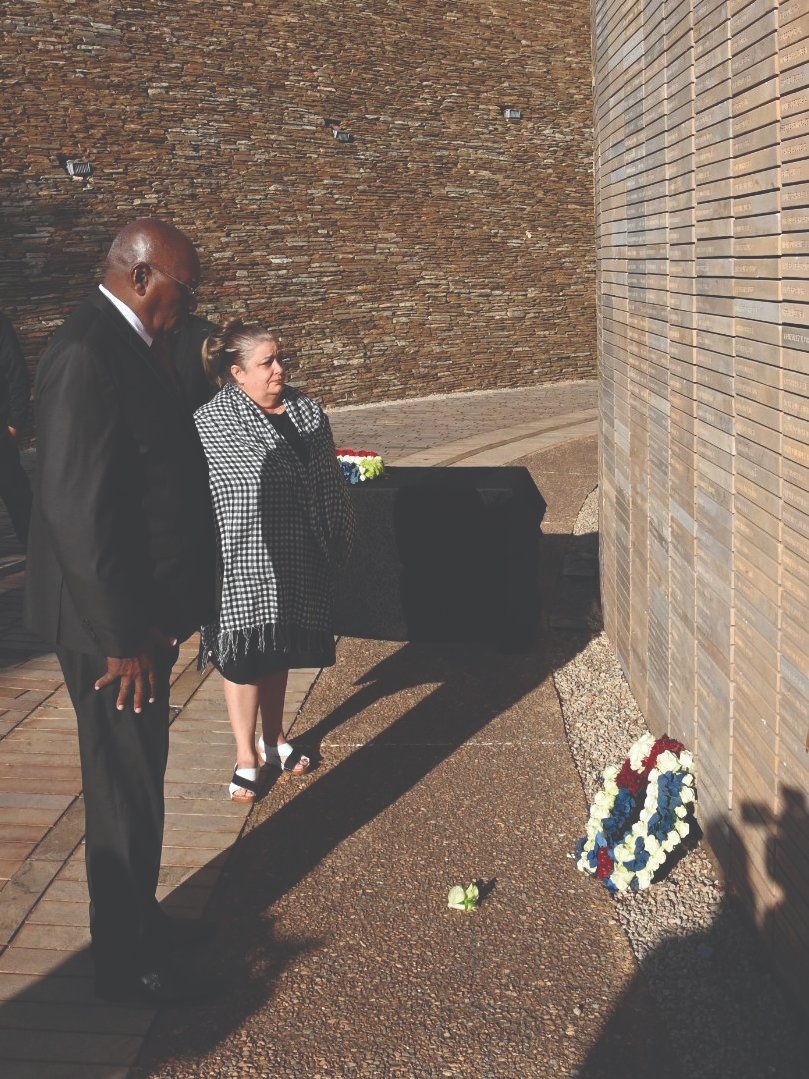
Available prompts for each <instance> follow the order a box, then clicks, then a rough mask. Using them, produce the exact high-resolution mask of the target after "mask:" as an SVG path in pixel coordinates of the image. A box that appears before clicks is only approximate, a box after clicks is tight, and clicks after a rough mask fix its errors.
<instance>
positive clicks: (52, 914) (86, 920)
mask: <svg viewBox="0 0 809 1079" xmlns="http://www.w3.org/2000/svg"><path fill="white" fill-rule="evenodd" d="M27 921H28V925H68V926H82V927H83V928H86V929H89V928H90V910H89V907H88V904H87V900H86V899H84V900H83V901H81V900H75V901H65V900H58V899H51V897H50V896H48V898H47V899H43V900H41V901H40V902H39V903H37V905H36V906H35V907H34V909H33V910H32V911H31V913H30V914H29V915H28V919H27Z"/></svg>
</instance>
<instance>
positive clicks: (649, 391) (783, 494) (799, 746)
mask: <svg viewBox="0 0 809 1079" xmlns="http://www.w3.org/2000/svg"><path fill="white" fill-rule="evenodd" d="M593 12H594V26H593V37H594V63H595V111H596V136H595V137H596V228H597V261H598V336H599V352H600V387H601V454H602V458H601V497H602V531H601V544H602V549H601V557H602V587H603V599H604V611H605V619H606V627H607V632H608V634H609V636H610V639H611V640H612V641H613V643H614V645H615V647H616V650H617V653H618V655H619V657H620V661H621V663H622V666H623V668H624V670H625V671H626V673H627V676H628V678H629V681H630V683H631V686H632V690H633V692H634V694H635V696H636V698H637V700H638V703H639V705H640V706H641V708H642V709H643V710H644V712H645V714H646V716H647V719H648V721H649V724H650V726H651V727H652V729H653V730H655V731H656V732H661V731H663V730H668V731H670V732H671V733H672V734H673V735H674V736H676V737H678V738H680V739H681V740H683V741H684V742H685V743H686V744H687V745H688V746H689V747H691V748H693V749H694V750H695V753H696V760H697V778H698V792H699V818H700V822H701V825H702V828H703V829H704V831H705V833H706V834H707V838H708V840H709V842H710V844H711V846H712V847H713V849H714V851H715V852H716V854H717V856H718V857H719V859H720V860H721V862H722V863H723V865H724V867H725V869H726V871H727V874H728V877H729V879H730V880H731V881H732V882H733V883H734V884H735V886H736V890H737V892H738V894H739V895H740V896H741V897H742V898H743V900H744V901H745V903H746V904H747V906H748V908H749V910H750V912H751V913H752V914H753V916H754V917H755V920H756V922H757V924H758V925H759V926H760V928H761V930H762V932H763V933H764V935H765V938H766V943H767V947H768V949H770V950H771V951H772V953H773V954H774V955H775V956H776V959H777V963H778V966H779V967H780V969H781V970H782V971H783V972H784V973H785V974H786V976H787V978H788V979H790V980H791V982H792V985H793V987H794V988H795V989H796V991H797V992H798V994H799V995H800V996H801V997H802V999H803V1002H804V1003H809V989H807V986H808V985H809V979H807V978H806V970H807V969H809V968H808V966H807V964H809V808H808V807H807V791H808V790H809V754H807V744H806V740H807V732H809V422H807V421H809V0H782V2H781V3H778V2H777V0H700V2H698V3H695V2H693V0H667V2H663V0H636V2H632V0H594V5H593Z"/></svg>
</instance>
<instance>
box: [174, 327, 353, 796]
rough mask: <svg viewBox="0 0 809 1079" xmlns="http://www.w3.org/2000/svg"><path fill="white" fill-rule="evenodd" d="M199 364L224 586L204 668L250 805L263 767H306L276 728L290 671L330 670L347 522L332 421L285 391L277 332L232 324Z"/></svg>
mask: <svg viewBox="0 0 809 1079" xmlns="http://www.w3.org/2000/svg"><path fill="white" fill-rule="evenodd" d="M203 363H204V366H205V370H206V373H207V374H208V377H209V378H210V379H211V381H212V382H214V383H215V384H216V385H218V386H219V387H220V390H219V392H218V393H217V394H216V396H215V397H214V398H213V400H212V401H210V402H209V403H208V404H206V405H203V406H202V408H200V409H198V410H197V412H196V413H195V414H194V419H195V421H196V424H197V430H198V431H199V435H200V438H201V440H202V445H203V447H204V449H205V454H206V457H207V459H208V468H209V474H210V484H211V497H212V500H213V506H214V511H215V513H216V522H217V531H218V538H219V554H220V583H221V588H220V593H219V613H218V618H217V621H216V622H214V623H211V624H210V625H207V626H203V627H202V643H201V652H200V659H201V663H202V664H203V665H204V664H205V663H206V662H207V661H209V660H210V662H212V663H213V664H214V666H215V667H216V668H217V670H218V671H219V672H220V673H221V675H222V677H223V679H224V691H225V702H226V705H227V709H228V716H229V718H230V723H231V727H232V728H233V734H234V736H235V739H236V768H235V770H234V773H233V778H232V780H231V783H230V786H229V793H230V797H231V798H232V799H233V800H234V801H253V800H254V799H255V797H256V793H257V789H258V788H257V780H258V769H259V761H262V762H266V763H267V764H272V765H275V766H276V767H278V768H280V769H282V770H284V771H287V772H291V774H293V775H302V774H303V773H305V772H306V771H307V770H308V768H309V760H308V758H306V757H303V756H300V755H299V754H296V753H295V751H294V749H293V747H292V746H291V745H290V744H289V742H287V741H286V737H285V735H284V732H283V730H282V719H283V709H284V696H285V693H286V683H287V674H288V672H289V671H290V670H291V669H292V668H296V667H325V666H330V665H331V664H333V663H334V635H333V631H332V625H331V599H332V581H333V577H334V572H335V570H336V569H337V568H338V567H339V566H340V565H341V564H342V563H343V562H344V561H345V559H346V558H347V556H348V550H349V546H350V541H351V535H352V531H353V517H352V509H351V501H350V499H349V496H348V491H347V488H346V484H345V481H344V480H343V477H342V474H341V472H340V468H339V465H338V462H337V458H336V456H335V452H334V441H333V439H332V435H331V428H330V426H329V421H328V419H327V418H326V415H325V413H324V412H323V410H322V408H321V407H320V406H319V405H318V404H316V402H315V401H313V400H312V399H311V398H309V397H307V396H306V395H305V394H303V393H301V392H300V391H298V390H296V389H294V388H293V387H291V386H288V385H287V384H286V367H285V364H284V360H283V357H282V355H281V351H280V339H279V337H278V335H277V334H276V333H274V332H273V331H271V330H267V329H265V328H264V327H262V326H259V325H256V324H245V323H243V322H242V321H241V320H240V319H233V320H231V321H229V322H227V323H226V324H225V325H224V326H223V327H221V329H218V330H215V331H214V332H213V333H212V334H211V335H210V336H209V337H208V338H207V339H206V341H205V344H204V345H203ZM259 715H260V716H261V726H262V736H261V738H260V739H259V743H258V746H256V742H255V735H256V727H257V722H258V716H259Z"/></svg>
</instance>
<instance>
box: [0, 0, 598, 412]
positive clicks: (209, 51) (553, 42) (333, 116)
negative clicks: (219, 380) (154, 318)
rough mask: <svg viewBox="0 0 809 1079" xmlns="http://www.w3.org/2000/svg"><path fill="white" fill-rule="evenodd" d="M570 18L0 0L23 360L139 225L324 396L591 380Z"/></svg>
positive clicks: (582, 178)
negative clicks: (194, 248) (128, 228)
mask: <svg viewBox="0 0 809 1079" xmlns="http://www.w3.org/2000/svg"><path fill="white" fill-rule="evenodd" d="M589 19H590V11H589V5H588V4H587V3H586V2H584V0H574V2H573V3H572V4H566V5H560V4H558V3H551V2H546V0H537V2H535V3H531V4H525V3H523V2H522V0H495V2H492V3H487V2H482V0H471V2H467V3H463V4H462V3H453V2H446V0H374V2H370V3H366V2H359V0H340V2H339V3H334V2H333V0H286V2H285V3H281V4H278V3H270V2H268V0H254V2H250V0H239V2H238V3H232V4H223V3H220V2H213V0H194V2H192V3H177V2H176V0H153V2H150V3H140V2H129V0H116V2H113V0H59V2H57V0H36V2H35V0H7V2H6V3H5V4H4V5H3V8H2V12H0V26H2V30H3V34H2V36H0V60H1V61H2V64H1V65H0V67H1V69H2V72H3V74H2V86H3V113H4V115H3V124H2V127H1V128H0V153H1V154H2V171H0V183H1V184H2V189H1V193H0V197H1V198H2V225H3V230H2V231H3V241H2V244H3V250H2V261H1V262H0V290H1V291H2V300H1V301H0V304H1V305H2V308H3V309H4V310H5V311H7V312H8V313H9V314H10V315H11V316H12V318H13V319H14V321H15V322H16V324H17V326H18V328H19V330H20V333H21V336H22V339H23V342H24V345H25V348H26V351H27V354H28V357H29V360H30V362H31V363H32V364H33V362H34V359H35V357H36V355H37V354H38V352H39V350H40V348H41V346H42V344H43V342H44V340H45V339H46V338H47V335H48V333H49V332H50V330H51V329H52V328H53V327H54V326H55V325H57V324H58V323H59V322H60V321H61V319H62V318H63V317H64V315H65V313H66V311H68V310H69V309H70V307H71V306H72V304H73V303H74V302H75V301H76V300H77V299H78V298H80V297H81V296H82V295H83V294H84V293H85V291H86V290H87V288H88V283H89V282H91V281H92V280H93V279H94V275H96V274H97V272H98V269H99V267H100V264H101V261H102V258H103V254H104V251H105V249H106V247H107V246H108V244H109V241H110V239H111V237H112V235H113V234H114V233H115V231H116V230H117V229H118V228H119V227H120V226H121V225H122V224H123V223H124V222H126V221H127V220H128V219H130V218H131V217H132V216H133V215H144V214H160V215H163V216H165V217H167V218H169V219H171V220H172V221H174V222H175V223H176V224H177V225H179V226H180V227H181V228H183V229H185V230H187V232H188V233H189V234H190V235H191V236H192V237H193V238H194V240H195V241H197V243H198V245H199V248H200V251H201V254H202V261H203V265H204V271H205V280H204V288H203V291H202V293H201V311H202V313H204V314H208V315H210V316H213V317H218V316H220V315H229V314H231V313H234V312H238V313H247V314H248V315H250V316H251V317H255V318H257V319H259V320H262V321H265V320H266V321H268V322H270V323H272V324H274V325H278V326H280V327H281V328H282V329H283V331H284V332H285V335H286V340H287V345H288V346H289V348H290V351H292V352H294V353H296V354H297V356H298V359H299V361H300V363H301V373H300V375H299V376H298V382H299V384H302V385H306V386H308V388H309V389H310V390H311V391H312V392H314V393H316V394H317V395H319V396H320V397H321V398H322V399H323V400H324V401H326V402H327V403H341V402H367V401H373V400H381V399H390V398H395V397H406V396H416V395H423V394H429V393H437V392H448V391H453V390H474V389H482V388H486V387H493V386H519V385H526V384H533V383H536V382H541V381H543V380H561V379H568V378H578V377H587V376H590V377H592V376H593V375H594V373H595V278H594V258H595V254H594V243H593V210H592V85H591V65H590V22H589ZM504 105H513V106H517V107H519V108H521V109H522V110H523V119H522V120H519V121H509V120H507V119H505V118H504V116H503V115H502V112H501V107H502V106H504ZM325 120H336V121H340V122H341V123H342V125H343V127H344V128H345V129H346V130H348V131H349V132H350V134H351V136H352V138H353V141H351V142H345V143H342V142H340V141H338V140H337V139H336V138H335V137H334V134H333V132H332V130H331V129H330V128H329V127H327V126H326V125H325V123H324V121H325ZM60 154H62V155H65V156H67V157H76V158H79V159H86V160H89V161H90V162H91V163H92V165H93V168H94V173H93V176H92V180H91V181H90V182H84V181H82V180H79V179H71V178H70V177H69V176H68V175H67V173H66V171H65V169H64V168H62V167H61V166H60V164H59V161H58V155H60Z"/></svg>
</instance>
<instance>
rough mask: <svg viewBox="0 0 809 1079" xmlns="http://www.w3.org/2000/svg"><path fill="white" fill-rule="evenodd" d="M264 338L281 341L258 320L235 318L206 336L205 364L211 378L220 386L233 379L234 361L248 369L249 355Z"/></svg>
mask: <svg viewBox="0 0 809 1079" xmlns="http://www.w3.org/2000/svg"><path fill="white" fill-rule="evenodd" d="M262 341H277V342H278V344H280V343H281V338H280V337H279V335H278V334H277V333H276V332H275V330H268V329H266V327H264V326H261V325H260V324H259V323H258V322H242V320H241V319H240V318H231V319H228V321H227V322H226V323H225V324H224V325H223V326H219V327H218V328H217V329H215V330H214V331H213V333H211V334H209V335H208V337H206V338H205V340H204V342H203V344H202V366H203V369H204V371H205V374H206V376H207V377H208V381H209V382H212V383H213V384H214V386H219V387H220V388H221V387H222V386H224V385H225V383H226V382H232V381H233V375H232V374H231V370H230V369H231V367H232V366H233V364H234V363H236V364H238V365H239V367H241V368H242V370H244V369H245V368H246V366H247V358H248V356H249V355H250V353H251V352H252V351H253V349H254V348H255V347H256V345H258V344H260V342H262Z"/></svg>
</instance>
